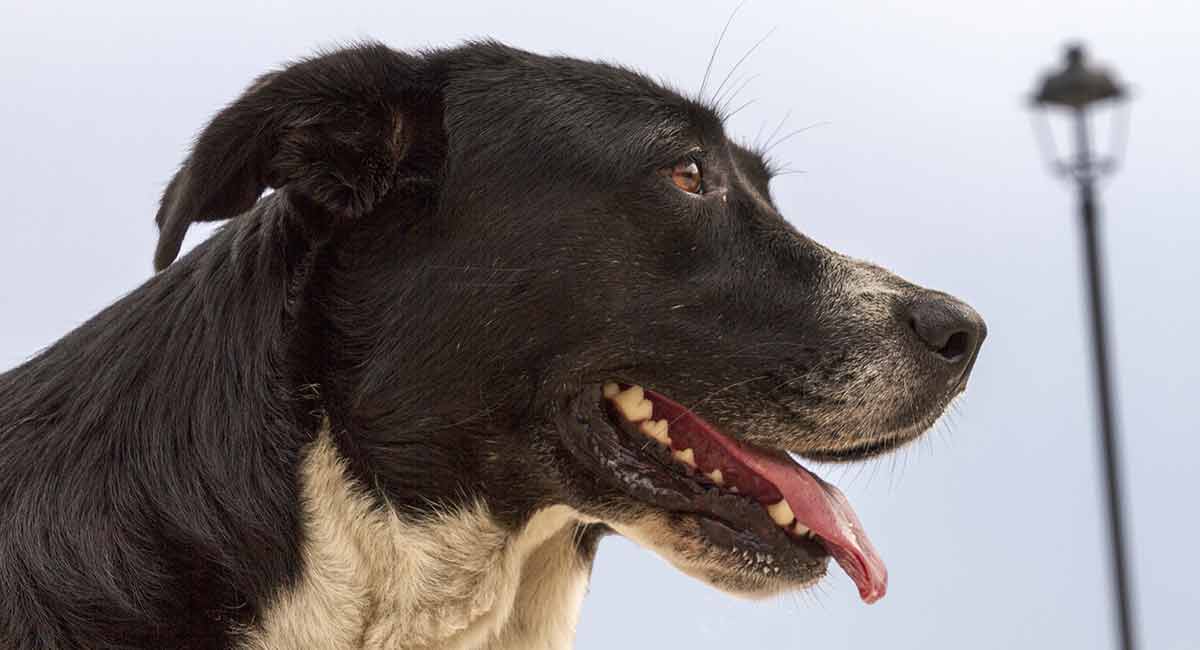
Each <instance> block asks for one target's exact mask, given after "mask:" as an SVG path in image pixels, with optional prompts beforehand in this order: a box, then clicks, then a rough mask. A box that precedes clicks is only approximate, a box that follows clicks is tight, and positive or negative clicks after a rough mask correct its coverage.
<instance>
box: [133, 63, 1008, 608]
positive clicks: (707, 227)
mask: <svg viewBox="0 0 1200 650" xmlns="http://www.w3.org/2000/svg"><path fill="white" fill-rule="evenodd" d="M770 181H771V166H770V164H769V162H768V161H767V160H764V157H763V156H762V155H761V154H759V153H757V152H755V151H754V150H753V149H751V148H748V147H746V146H743V145H741V144H739V143H738V141H737V140H736V139H735V138H734V137H733V136H732V135H731V134H729V133H726V131H725V129H724V127H723V124H722V119H721V115H720V114H719V113H718V112H716V111H714V110H713V109H712V108H710V107H708V106H706V105H704V104H703V103H700V102H697V101H694V100H691V99H688V98H686V97H684V96H681V95H680V94H678V93H676V92H673V91H671V90H669V89H666V88H664V87H662V86H661V85H659V84H657V83H654V82H652V81H650V80H648V79H647V78H646V77H644V76H642V75H639V74H637V73H634V72H631V71H629V70H626V69H622V68H618V67H614V66H611V65H606V64H601V63H593V62H584V61H579V60H575V59H569V58H550V57H542V56H536V55H532V54H528V53H525V52H521V51H517V50H513V49H510V48H507V47H504V46H500V45H497V44H493V43H481V44H473V45H468V46H465V47H462V48H457V49H451V50H444V51H438V52H433V53H429V54H426V55H424V56H421V57H414V56H408V55H404V54H400V53H397V52H394V51H392V50H388V49H386V48H383V47H380V46H367V47H359V48H353V49H349V50H343V51H340V52H337V53H333V54H329V55H325V56H322V57H319V58H315V59H311V60H308V61H305V62H301V63H298V64H296V65H294V66H291V67H289V68H287V69H284V70H282V71H280V72H276V73H272V74H270V75H267V76H265V77H263V78H262V79H260V80H259V81H258V82H256V83H255V84H254V85H253V86H251V88H250V89H249V90H248V91H247V93H246V94H245V95H244V96H243V97H242V98H241V99H239V100H237V101H236V102H235V103H234V104H232V105H231V106H230V107H228V108H227V109H226V110H225V111H223V112H222V113H220V114H219V115H218V116H217V117H216V118H215V119H214V121H213V123H212V124H211V125H210V126H209V127H208V128H207V129H206V130H205V131H204V132H203V133H202V134H201V136H200V138H199V139H198V141H197V143H196V146H195V149H194V151H193V154H192V157H191V158H190V159H189V160H188V161H187V162H186V163H185V164H184V166H183V168H182V169H181V171H180V172H179V174H177V175H176V177H175V179H174V180H173V181H172V183H171V184H170V186H169V187H168V190H167V192H166V194H165V196H164V200H163V207H162V209H161V211H160V213H159V224H160V226H161V227H162V237H161V239H160V245H159V251H158V255H157V258H156V262H157V264H158V265H159V267H160V268H161V267H163V266H166V265H167V264H169V263H170V262H171V260H172V259H173V258H174V256H175V254H176V253H177V251H178V248H179V242H180V240H181V238H182V236H183V232H184V231H185V230H186V228H187V225H188V224H189V223H190V222H192V221H196V220H201V219H219V218H228V217H232V216H234V215H236V214H238V213H240V212H243V211H245V210H247V209H249V208H250V207H251V206H252V205H253V204H254V203H255V202H256V201H258V199H259V195H260V193H261V192H262V190H263V189H264V188H265V187H267V186H270V187H275V188H278V189H279V190H280V191H279V192H277V196H276V197H274V198H273V199H272V201H273V202H274V205H275V206H276V208H277V209H273V210H259V211H256V212H254V213H253V214H255V215H257V216H255V217H253V218H254V219H258V220H259V221H264V220H267V219H268V218H274V219H282V220H283V221H285V222H287V223H286V224H285V227H283V228H281V229H280V230H281V231H284V232H286V233H288V234H286V235H285V236H286V237H288V238H291V239H296V238H300V239H304V240H306V241H309V242H310V244H309V245H308V247H307V248H304V250H306V251H307V253H306V257H305V258H304V260H303V261H302V262H298V263H296V264H293V267H294V268H296V269H298V270H297V274H299V275H302V276H303V282H302V283H301V282H297V286H298V288H297V290H296V292H297V294H298V297H297V303H298V304H299V305H300V307H298V308H297V310H296V314H297V315H296V317H297V319H298V326H297V328H296V329H297V332H298V335H297V340H300V341H303V342H304V346H305V351H304V352H303V353H300V354H298V356H299V357H300V358H302V359H303V362H302V363H300V364H299V365H298V367H297V369H296V370H295V375H296V376H295V381H296V382H297V383H306V384H308V383H315V384H319V385H320V387H321V388H320V390H321V394H322V395H323V398H324V400H325V404H324V406H325V407H326V408H327V409H328V410H329V411H330V414H331V417H333V419H334V421H335V423H337V427H338V430H339V431H341V432H342V436H341V437H340V439H339V445H340V447H341V448H342V450H343V452H344V453H345V454H347V456H348V457H350V458H351V460H352V464H353V465H354V467H355V468H357V470H358V471H359V472H361V473H362V474H363V475H364V477H365V478H367V479H369V481H368V484H370V485H375V486H378V487H379V489H380V490H381V491H382V492H383V493H384V494H385V495H386V496H387V498H388V500H389V501H390V502H392V503H394V504H399V505H401V506H403V507H409V508H412V509H417V510H419V509H421V508H425V507H444V506H446V505H450V503H448V502H454V501H456V500H463V499H475V500H482V501H484V502H485V503H487V504H488V505H489V506H490V507H491V508H492V510H493V512H495V513H497V516H499V517H501V518H503V519H506V520H509V521H512V522H515V523H518V522H519V521H520V520H521V519H522V518H523V517H526V516H528V514H529V513H530V512H532V511H533V510H534V509H536V508H538V507H544V506H546V505H549V504H552V503H566V504H568V505H570V506H571V507H573V508H574V509H575V510H577V511H578V512H579V513H580V514H581V517H582V518H583V519H584V520H586V521H590V522H597V523H600V524H603V525H606V526H608V527H611V528H612V529H615V530H616V531H618V532H620V533H622V534H625V535H627V536H629V537H631V538H633V539H635V540H637V541H638V542H640V543H642V544H645V545H647V546H649V547H651V548H653V549H654V550H656V551H657V552H659V553H660V554H662V555H663V556H664V557H666V558H667V559H668V560H669V561H671V562H672V563H673V564H675V565H676V566H677V567H679V568H680V569H682V570H684V571H686V572H688V573H689V574H692V575H694V576H697V577H699V578H701V579H703V580H705V581H707V582H709V583H711V584H714V585H716V586H719V587H721V588H724V589H726V590H729V591H733V592H737V593H742V594H747V595H765V594H770V593H774V592H776V591H779V590H782V589H787V588H794V587H797V586H803V585H807V584H810V583H812V582H813V581H815V580H816V579H817V578H819V577H820V576H821V575H823V573H824V570H825V566H826V563H827V559H828V558H829V557H830V556H832V557H834V558H835V559H836V560H837V561H838V562H839V563H840V564H841V565H842V566H843V568H845V569H846V571H847V572H848V573H849V574H850V575H851V577H852V578H854V580H855V581H856V583H857V584H858V586H859V589H860V592H861V594H862V595H863V597H864V598H865V599H867V600H874V599H876V598H878V597H880V596H882V594H883V592H884V590H885V588H886V572H885V570H884V568H883V565H882V563H881V562H880V560H879V558H878V556H877V555H876V554H875V552H874V550H873V549H872V548H871V545H870V542H869V541H868V540H867V538H866V536H865V533H864V532H863V530H862V528H861V526H860V524H859V523H858V520H857V518H856V517H855V515H854V513H853V511H852V510H851V509H850V507H849V505H848V504H847V503H846V501H845V499H844V497H842V496H841V494H840V493H839V492H838V491H837V490H836V488H834V487H832V486H830V485H828V484H826V483H825V482H823V481H821V480H820V479H819V478H817V477H816V476H814V475H812V474H811V473H809V472H808V471H807V470H805V469H803V468H802V467H801V466H800V465H799V464H797V463H796V462H795V461H794V460H792V458H791V457H790V456H789V453H788V452H790V453H792V454H796V455H799V456H801V457H804V458H809V459H817V460H822V461H850V460H857V459H862V458H867V457H870V456H872V455H875V454H879V453H883V452H885V451H888V450H891V449H894V448H896V447H898V446H900V445H903V444H905V443H907V442H910V441H912V440H914V439H915V438H917V437H918V436H920V435H921V434H922V433H923V432H924V431H925V430H926V429H927V428H929V427H930V426H931V425H932V424H933V422H934V421H935V420H936V419H937V418H938V417H939V416H940V415H941V413H942V411H943V410H944V409H945V408H946V407H947V406H948V405H949V403H950V402H951V400H953V399H954V398H955V396H957V395H958V394H959V393H961V392H962V391H963V389H964V387H965V386H966V383H967V378H968V375H969V373H970V371H971V367H972V365H973V363H974V361H975V358H976V355H977V352H978V350H979V346H980V344H981V342H982V341H983V338H984V336H985V331H986V330H985V327H984V323H983V321H982V320H981V319H980V317H979V316H978V315H977V314H976V313H975V312H974V311H973V310H971V308H970V307H968V306H967V305H965V304H963V303H962V302H959V301H958V300H956V299H954V298H952V297H950V296H948V295H946V294H943V293H938V292H934V291H930V290H926V289H923V288H921V287H918V286H915V285H913V284H910V283H908V282H906V281H904V280H902V279H900V278H899V277H896V276H895V275H892V274H891V273H888V272H887V271H885V270H883V269H881V268H878V267H876V266H873V265H871V264H868V263H866V262H862V261H859V260H855V259H852V258H849V257H846V256H843V255H840V254H838V253H836V252H834V251H831V250H829V249H827V248H825V247H823V246H821V245H820V244H818V243H816V242H814V241H812V240H810V239H808V238H807V237H805V236H804V235H803V234H801V233H799V232H797V230H796V229H795V228H794V227H793V226H792V225H791V224H789V223H788V222H787V221H786V220H785V219H784V217H783V215H782V214H781V213H780V211H779V209H778V207H777V206H776V204H775V203H774V201H773V200H772V197H771V192H770V187H769V185H770ZM271 215H274V216H271ZM279 215H283V216H282V217H280V216H279ZM249 218H251V217H247V219H249ZM241 221H245V219H243V220H241ZM271 225H272V227H273V225H274V224H271ZM240 227H242V228H250V226H247V225H242V226H240ZM255 227H256V228H258V229H259V230H262V229H265V228H267V227H268V226H267V225H262V224H260V225H258V226H255ZM280 250H285V247H281V248H280ZM286 250H291V249H286ZM314 350H315V351H314ZM430 504H433V505H432V506H430Z"/></svg>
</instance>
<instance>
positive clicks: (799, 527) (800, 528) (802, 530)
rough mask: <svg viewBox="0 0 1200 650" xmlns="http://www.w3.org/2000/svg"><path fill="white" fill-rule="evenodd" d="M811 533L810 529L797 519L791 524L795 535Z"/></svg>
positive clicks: (800, 535) (801, 535)
mask: <svg viewBox="0 0 1200 650" xmlns="http://www.w3.org/2000/svg"><path fill="white" fill-rule="evenodd" d="M811 533H812V531H810V530H809V529H808V527H807V526H805V525H804V524H802V523H800V522H799V521H797V522H796V523H795V524H792V534H794V535H796V536H797V537H803V536H805V535H809V534H811Z"/></svg>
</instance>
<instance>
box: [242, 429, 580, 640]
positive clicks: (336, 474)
mask: <svg viewBox="0 0 1200 650" xmlns="http://www.w3.org/2000/svg"><path fill="white" fill-rule="evenodd" d="M301 480H302V485H303V497H304V527H305V529H304V536H305V541H304V551H303V553H304V567H305V568H304V573H303V575H302V577H301V578H300V580H299V581H298V582H297V583H296V584H295V585H294V586H292V587H290V588H288V589H287V590H286V591H283V592H282V593H280V594H278V596H277V597H276V599H275V602H274V603H273V604H272V605H271V606H270V607H269V608H268V609H267V611H266V612H265V614H264V615H263V616H262V617H261V619H260V620H259V622H258V625H256V626H255V628H254V629H250V630H246V631H245V635H244V641H243V644H242V646H241V647H242V648H243V649H245V650H267V649H268V648H306V647H310V648H318V647H319V648H329V649H331V650H340V649H343V648H346V649H349V648H356V649H358V648H363V649H375V648H379V649H382V648H412V649H418V648H421V649H430V650H432V649H434V648H437V649H438V650H443V649H445V650H468V649H470V650H475V649H484V648H486V649H487V650H509V649H513V650H516V649H518V648H533V647H537V648H550V649H554V648H569V647H570V646H571V644H572V642H573V639H574V632H575V623H576V621H577V618H578V611H579V607H580V605H581V603H582V600H583V595H584V591H585V589H586V586H587V581H588V576H589V574H590V564H591V561H590V558H586V557H584V556H583V555H582V554H581V553H580V551H579V548H578V545H577V544H576V539H577V527H578V526H580V525H582V521H581V519H580V518H579V516H578V514H577V513H576V512H575V511H573V510H572V509H570V508H568V507H566V506H553V507H549V508H545V509H542V510H539V511H537V512H536V513H535V514H534V515H533V516H532V517H531V518H530V519H529V521H528V522H527V523H526V525H525V526H524V527H523V528H522V529H521V530H519V531H517V532H515V533H514V532H512V531H510V530H507V529H505V528H503V527H502V526H500V525H499V524H498V522H497V521H496V519H495V518H493V517H492V516H491V515H490V513H489V512H488V510H487V507H486V506H485V505H484V504H482V503H476V504H475V505H473V506H471V507H466V508H462V509H458V510H455V511H447V512H442V513H439V514H437V515H433V516H430V517H427V518H425V519H423V520H421V521H419V522H411V521H404V520H402V519H401V518H399V517H398V516H396V514H395V513H394V512H392V511H391V510H386V511H381V510H380V509H379V508H377V507H375V505H374V502H373V501H372V499H370V498H369V497H368V496H367V495H366V494H365V493H364V491H363V489H362V488H361V486H359V485H356V484H355V482H354V481H352V480H351V479H350V478H349V477H348V475H347V473H346V472H345V469H344V464H343V462H342V460H341V459H340V458H339V457H338V454H337V451H336V449H335V446H334V445H333V443H332V441H331V440H330V437H329V435H328V433H327V432H322V433H321V435H320V436H319V437H318V439H317V440H316V441H315V442H314V443H312V444H311V445H310V446H309V448H308V450H307V452H306V458H305V461H304V465H303V469H302V471H301Z"/></svg>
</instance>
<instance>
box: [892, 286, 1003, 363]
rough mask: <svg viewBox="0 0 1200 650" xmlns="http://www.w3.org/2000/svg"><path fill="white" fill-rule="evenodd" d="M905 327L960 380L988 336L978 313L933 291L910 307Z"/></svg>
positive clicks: (920, 297) (956, 300) (915, 300)
mask: <svg viewBox="0 0 1200 650" xmlns="http://www.w3.org/2000/svg"><path fill="white" fill-rule="evenodd" d="M908 324H909V326H910V327H911V328H912V331H913V332H914V333H915V334H916V335H917V339H918V340H919V341H920V342H921V344H922V345H923V346H924V348H925V349H926V350H928V351H929V353H930V356H932V357H933V358H934V359H935V360H937V362H938V363H941V364H944V365H945V367H946V368H947V370H951V371H955V375H954V376H955V378H957V379H959V380H961V379H965V374H966V373H967V372H970V367H971V365H972V364H973V363H974V361H975V355H976V353H978V352H979V346H980V345H981V344H982V343H983V339H984V337H986V336H987V325H986V324H985V323H984V322H983V318H982V317H981V316H980V315H979V313H978V312H976V311H975V310H974V309H971V307H970V306H969V305H967V303H965V302H963V301H961V300H958V299H957V298H954V297H953V296H948V295H946V294H944V293H939V292H934V291H930V292H926V293H924V294H922V295H920V296H918V297H917V298H916V299H914V300H913V301H912V303H910V304H909V306H908ZM964 369H965V370H964Z"/></svg>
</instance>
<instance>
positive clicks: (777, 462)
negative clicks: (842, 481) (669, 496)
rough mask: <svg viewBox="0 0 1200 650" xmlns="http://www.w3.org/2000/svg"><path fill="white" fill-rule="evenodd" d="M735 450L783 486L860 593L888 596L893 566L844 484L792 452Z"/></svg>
mask: <svg viewBox="0 0 1200 650" xmlns="http://www.w3.org/2000/svg"><path fill="white" fill-rule="evenodd" d="M729 451H730V453H731V454H733V455H734V456H735V457H736V458H737V459H738V460H740V461H741V462H742V463H744V464H745V465H746V466H747V467H749V468H750V469H752V470H754V472H756V473H757V474H759V475H760V476H762V477H763V478H765V479H767V480H768V481H770V482H771V483H772V484H773V485H774V486H775V487H776V488H777V489H778V490H779V493H780V494H782V495H783V498H784V499H785V500H787V502H788V505H789V506H791V508H792V513H793V514H795V515H796V519H797V520H798V521H799V522H800V523H802V524H804V525H805V526H807V527H808V529H809V530H811V531H812V532H813V533H814V534H815V535H816V536H817V537H819V538H820V540H821V542H822V543H823V544H824V545H825V549H826V550H828V551H829V554H830V555H832V556H833V558H834V559H835V560H837V563H838V564H839V565H841V567H842V570H843V571H845V572H846V574H847V575H849V576H850V579H851V580H853V581H854V584H855V585H857V586H858V595H859V597H861V598H862V599H863V601H864V602H867V603H873V602H875V601H877V600H879V599H880V598H883V595H884V594H885V593H887V567H886V566H884V564H883V559H882V558H880V557H879V554H878V553H876V552H875V547H874V546H872V545H871V540H870V539H868V538H867V533H866V531H865V530H863V527H862V523H860V522H859V521H858V515H856V514H854V508H852V507H850V502H849V501H847V500H846V496H845V495H843V494H842V492H841V490H839V489H837V488H836V487H834V486H832V485H830V484H829V483H826V482H825V481H822V480H821V479H820V478H818V477H817V476H815V475H813V473H812V472H809V471H808V470H806V469H804V468H803V467H801V466H800V465H798V464H797V463H795V462H793V461H792V460H791V459H790V458H789V459H786V460H785V459H778V458H773V457H771V456H767V455H765V454H756V453H754V452H752V451H750V450H748V449H746V448H745V447H743V446H742V445H737V446H736V449H730V450H729Z"/></svg>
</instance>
